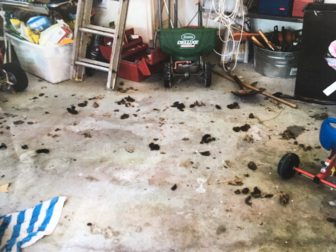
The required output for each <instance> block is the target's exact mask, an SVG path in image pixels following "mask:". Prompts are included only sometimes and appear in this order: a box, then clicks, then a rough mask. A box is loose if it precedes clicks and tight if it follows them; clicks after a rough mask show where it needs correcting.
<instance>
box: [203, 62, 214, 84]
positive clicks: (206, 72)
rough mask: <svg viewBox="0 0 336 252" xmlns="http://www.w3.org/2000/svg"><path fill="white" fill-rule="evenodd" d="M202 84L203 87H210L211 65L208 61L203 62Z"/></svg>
mask: <svg viewBox="0 0 336 252" xmlns="http://www.w3.org/2000/svg"><path fill="white" fill-rule="evenodd" d="M203 71H204V77H203V78H204V79H203V81H204V85H205V87H210V86H211V83H212V70H211V65H210V64H209V63H207V62H206V63H204V69H203Z"/></svg>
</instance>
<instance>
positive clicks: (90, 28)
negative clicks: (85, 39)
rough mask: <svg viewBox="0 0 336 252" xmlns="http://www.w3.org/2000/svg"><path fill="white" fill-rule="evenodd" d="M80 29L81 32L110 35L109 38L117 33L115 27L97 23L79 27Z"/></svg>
mask: <svg viewBox="0 0 336 252" xmlns="http://www.w3.org/2000/svg"><path fill="white" fill-rule="evenodd" d="M79 30H80V31H81V32H86V33H91V34H97V35H101V36H104V37H109V38H113V37H114V34H115V30H114V29H110V28H106V27H101V26H97V25H87V26H85V27H79Z"/></svg>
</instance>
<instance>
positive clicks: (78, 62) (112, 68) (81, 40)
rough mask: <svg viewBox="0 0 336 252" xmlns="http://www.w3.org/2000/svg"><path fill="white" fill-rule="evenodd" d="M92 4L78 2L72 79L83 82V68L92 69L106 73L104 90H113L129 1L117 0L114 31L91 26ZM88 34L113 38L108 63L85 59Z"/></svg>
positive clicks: (89, 2) (91, 0) (87, 0)
mask: <svg viewBox="0 0 336 252" xmlns="http://www.w3.org/2000/svg"><path fill="white" fill-rule="evenodd" d="M92 3H93V0H79V1H78V5H77V15H76V24H75V29H74V37H75V42H74V51H73V58H72V78H73V79H74V80H76V81H83V78H84V73H85V68H86V67H88V68H93V69H96V70H100V71H104V72H107V73H108V76H107V84H106V88H107V89H114V88H115V86H116V83H117V72H118V66H119V60H120V54H121V48H122V42H123V34H124V30H125V23H126V18H127V10H128V3H129V0H119V11H118V16H117V18H116V19H115V29H112V28H107V27H102V26H97V25H92V24H91V22H90V20H91V11H92ZM90 34H91V35H92V34H96V35H100V36H104V37H109V38H113V45H112V54H111V60H110V63H106V62H102V61H97V60H92V59H88V58H86V52H87V46H88V41H89V35H90Z"/></svg>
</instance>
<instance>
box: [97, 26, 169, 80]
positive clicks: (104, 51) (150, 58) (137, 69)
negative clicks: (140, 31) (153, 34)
mask: <svg viewBox="0 0 336 252" xmlns="http://www.w3.org/2000/svg"><path fill="white" fill-rule="evenodd" d="M112 43H113V39H112V38H103V45H101V46H99V49H100V52H101V55H102V56H103V58H104V59H105V60H106V61H107V62H109V61H110V55H111V52H112V47H111V46H112ZM166 58H167V56H166V55H165V54H163V53H162V52H161V51H160V50H159V49H149V48H148V45H147V44H146V43H143V40H142V38H141V36H138V35H134V29H129V30H126V31H125V37H124V44H123V49H122V53H121V61H120V63H119V70H118V76H119V77H121V78H124V79H127V80H131V81H136V82H140V81H142V80H144V79H146V78H147V77H149V76H150V75H151V74H152V73H154V72H157V71H158V70H159V69H160V65H161V63H162V62H163V61H165V60H166Z"/></svg>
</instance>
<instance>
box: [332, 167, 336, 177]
mask: <svg viewBox="0 0 336 252" xmlns="http://www.w3.org/2000/svg"><path fill="white" fill-rule="evenodd" d="M335 172H336V167H333V168H332V169H331V176H334V175H335Z"/></svg>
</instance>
